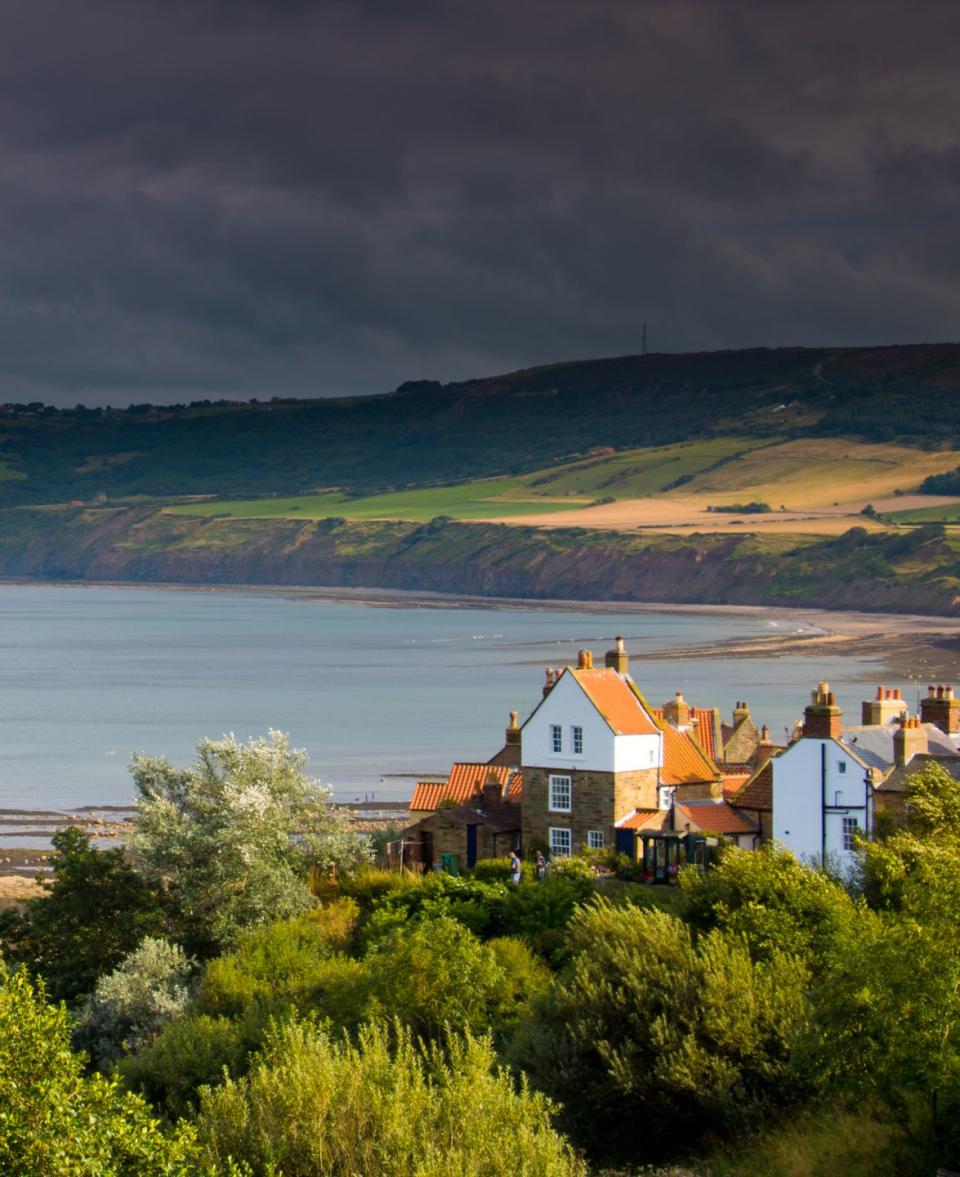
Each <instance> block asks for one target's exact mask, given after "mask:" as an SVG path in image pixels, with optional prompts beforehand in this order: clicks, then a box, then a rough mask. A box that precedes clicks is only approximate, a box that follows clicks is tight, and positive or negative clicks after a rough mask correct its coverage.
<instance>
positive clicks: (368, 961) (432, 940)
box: [364, 915, 506, 1038]
mask: <svg viewBox="0 0 960 1177" xmlns="http://www.w3.org/2000/svg"><path fill="white" fill-rule="evenodd" d="M364 965H365V967H366V970H367V976H368V979H369V984H370V987H371V1003H370V1014H371V1016H374V1017H377V1016H379V1017H381V1018H386V1019H390V1020H393V1019H396V1020H397V1021H398V1022H400V1023H402V1024H403V1025H405V1026H407V1027H409V1028H410V1030H411V1031H412V1032H413V1034H414V1035H416V1036H421V1037H426V1038H438V1037H439V1036H440V1035H441V1034H442V1032H443V1031H444V1029H445V1028H453V1029H457V1030H459V1029H467V1030H472V1031H482V1030H486V1029H487V1027H488V1026H489V1025H490V1021H491V1015H492V1010H493V1009H494V1008H495V1007H496V1005H497V1004H498V1002H499V1001H501V1000H502V999H503V988H504V982H505V980H506V974H505V973H504V970H503V969H502V968H501V967H500V965H499V964H498V962H497V957H496V955H495V954H494V952H492V951H491V949H489V948H488V947H486V946H485V945H483V944H481V943H480V941H479V940H478V939H477V938H476V936H474V935H473V934H472V933H471V932H470V931H468V930H467V929H466V928H465V927H464V926H463V925H462V924H460V923H458V922H457V921H456V920H454V919H451V918H450V917H449V916H445V915H442V916H436V917H429V918H428V917H423V918H421V919H419V920H417V921H416V922H415V923H410V924H407V925H406V926H404V927H402V928H400V929H398V930H396V931H394V932H392V933H391V934H390V935H388V936H386V937H385V938H384V939H383V940H381V941H380V942H379V943H378V944H376V945H374V946H373V948H372V949H371V950H370V952H369V953H368V954H367V956H366V958H365V960H364Z"/></svg>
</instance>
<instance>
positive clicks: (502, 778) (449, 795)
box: [410, 761, 523, 812]
mask: <svg viewBox="0 0 960 1177" xmlns="http://www.w3.org/2000/svg"><path fill="white" fill-rule="evenodd" d="M491 773H493V775H494V777H495V779H496V780H497V782H498V784H499V785H500V786H501V787H502V788H503V790H504V797H505V799H507V800H509V801H519V800H520V797H521V796H522V795H523V777H522V776H521V774H520V773H518V772H517V771H516V769H513V768H511V767H510V766H509V765H508V764H472V763H468V762H466V761H458V762H457V763H456V764H454V766H453V768H451V769H450V776H449V777H448V778H447V780H445V781H417V783H416V785H415V786H414V789H413V796H412V797H411V798H410V810H411V812H414V811H419V810H424V809H427V810H434V809H436V808H437V806H438V805H440V803H441V802H442V801H454V802H456V804H457V805H462V804H463V803H464V802H465V801H469V800H470V798H471V797H474V796H476V794H477V793H480V792H482V790H483V786H484V784H485V783H486V782H487V781H488V780H489V779H490V774H491Z"/></svg>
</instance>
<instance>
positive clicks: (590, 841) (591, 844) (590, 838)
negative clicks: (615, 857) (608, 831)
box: [587, 830, 603, 850]
mask: <svg viewBox="0 0 960 1177" xmlns="http://www.w3.org/2000/svg"><path fill="white" fill-rule="evenodd" d="M587 849H588V850H602V849H603V830H587Z"/></svg>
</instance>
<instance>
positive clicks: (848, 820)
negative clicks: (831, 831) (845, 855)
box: [840, 817, 860, 850]
mask: <svg viewBox="0 0 960 1177" xmlns="http://www.w3.org/2000/svg"><path fill="white" fill-rule="evenodd" d="M859 833H860V822H859V821H858V820H857V819H856V818H855V817H841V818H840V837H841V843H840V844H841V846H842V847H843V849H844V850H855V849H856V836H857V834H859Z"/></svg>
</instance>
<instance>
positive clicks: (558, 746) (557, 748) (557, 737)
mask: <svg viewBox="0 0 960 1177" xmlns="http://www.w3.org/2000/svg"><path fill="white" fill-rule="evenodd" d="M550 747H551V749H552V750H553V751H554V752H562V751H563V729H562V728H561V727H560V725H559V724H558V723H553V724H551V725H550Z"/></svg>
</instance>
